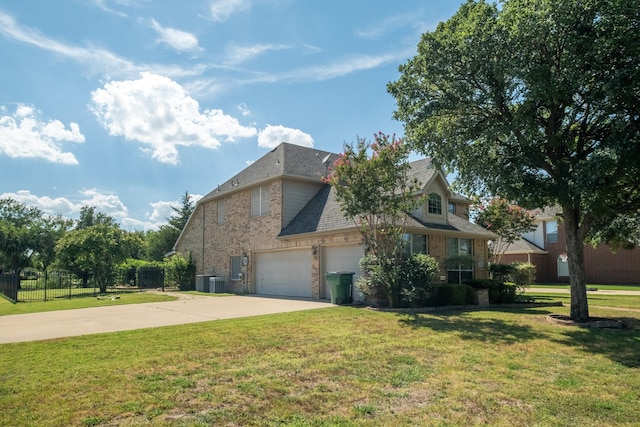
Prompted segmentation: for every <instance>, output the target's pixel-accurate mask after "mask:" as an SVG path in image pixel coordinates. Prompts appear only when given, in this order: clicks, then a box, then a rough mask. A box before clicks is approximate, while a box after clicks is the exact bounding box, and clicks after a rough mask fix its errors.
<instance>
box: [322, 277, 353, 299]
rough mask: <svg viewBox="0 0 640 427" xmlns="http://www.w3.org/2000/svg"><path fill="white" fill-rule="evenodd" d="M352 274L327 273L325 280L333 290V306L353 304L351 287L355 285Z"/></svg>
mask: <svg viewBox="0 0 640 427" xmlns="http://www.w3.org/2000/svg"><path fill="white" fill-rule="evenodd" d="M354 274H355V273H350V272H343V271H341V272H327V274H326V275H325V279H326V280H327V283H328V284H329V289H330V290H331V304H338V305H341V304H350V303H351V302H353V299H352V297H351V285H352V284H353V275H354Z"/></svg>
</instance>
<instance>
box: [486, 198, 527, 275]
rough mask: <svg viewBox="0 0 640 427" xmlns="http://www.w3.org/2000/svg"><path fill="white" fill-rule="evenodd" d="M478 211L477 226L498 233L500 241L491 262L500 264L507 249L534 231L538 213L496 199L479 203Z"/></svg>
mask: <svg viewBox="0 0 640 427" xmlns="http://www.w3.org/2000/svg"><path fill="white" fill-rule="evenodd" d="M474 209H475V210H476V213H477V214H476V219H475V221H476V224H478V225H480V226H481V227H484V228H486V229H487V230H489V231H492V232H494V233H496V234H497V235H498V236H500V239H498V240H496V241H494V243H493V247H492V250H491V262H493V263H500V260H501V259H502V255H503V254H504V251H505V250H506V249H507V247H508V246H509V245H510V244H512V243H513V242H515V241H516V240H518V239H519V238H520V236H522V235H523V234H524V233H528V232H531V231H534V230H535V229H536V225H535V224H534V223H533V220H534V219H535V216H536V211H529V210H527V209H524V208H521V207H520V206H517V205H514V204H512V203H509V202H508V201H507V200H506V199H502V198H499V197H495V198H493V199H491V200H489V202H488V203H479V204H477V205H475V206H474Z"/></svg>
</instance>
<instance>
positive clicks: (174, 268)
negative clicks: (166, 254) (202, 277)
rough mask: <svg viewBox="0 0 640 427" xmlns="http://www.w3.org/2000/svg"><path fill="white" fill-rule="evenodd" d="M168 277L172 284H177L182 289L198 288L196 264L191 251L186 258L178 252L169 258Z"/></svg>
mask: <svg viewBox="0 0 640 427" xmlns="http://www.w3.org/2000/svg"><path fill="white" fill-rule="evenodd" d="M165 277H166V279H167V282H168V283H169V284H171V285H175V286H177V287H178V289H180V290H181V291H190V290H194V289H195V288H196V265H195V264H194V262H193V257H192V256H191V252H189V253H188V254H187V257H186V258H185V257H184V256H183V255H182V254H181V253H177V254H175V255H173V256H172V257H171V258H169V259H168V261H167V263H166V276H165Z"/></svg>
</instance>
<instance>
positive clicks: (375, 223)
mask: <svg viewBox="0 0 640 427" xmlns="http://www.w3.org/2000/svg"><path fill="white" fill-rule="evenodd" d="M409 153H410V149H409V147H408V146H407V145H406V144H404V143H403V142H402V140H400V139H396V138H395V135H394V136H389V135H385V134H383V133H381V132H380V133H377V134H375V135H374V141H373V143H369V142H368V141H367V140H366V139H363V138H358V142H357V143H356V144H345V145H344V152H343V153H342V154H341V155H340V158H338V160H336V161H335V163H334V165H333V166H332V167H331V168H330V169H329V174H328V176H327V177H325V179H324V181H325V182H326V183H328V184H330V185H331V186H332V187H333V188H334V190H335V193H336V199H337V200H338V202H339V203H340V208H341V210H342V213H343V214H344V215H345V217H347V218H349V219H350V220H353V221H354V223H355V225H356V226H357V227H358V229H359V230H360V234H361V235H362V238H363V241H364V246H365V249H366V252H367V254H370V255H373V256H374V257H375V260H376V262H377V263H378V265H379V267H380V269H381V272H382V276H383V278H384V282H385V283H384V284H383V285H384V290H385V293H386V295H385V296H386V297H387V299H388V300H389V303H390V304H391V305H392V306H394V307H395V306H397V304H398V302H399V300H400V279H401V278H400V274H399V270H398V269H399V267H400V266H401V264H402V258H403V256H404V247H403V242H404V241H403V236H404V233H405V232H406V218H407V213H408V212H412V211H413V210H414V208H415V207H416V206H418V204H419V203H420V201H421V199H420V198H419V197H418V196H416V192H417V191H418V190H419V189H420V188H419V183H418V182H417V181H416V180H415V179H411V177H410V174H409V171H410V169H411V165H410V164H409V162H408V156H409Z"/></svg>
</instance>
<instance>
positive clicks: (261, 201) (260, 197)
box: [251, 185, 271, 216]
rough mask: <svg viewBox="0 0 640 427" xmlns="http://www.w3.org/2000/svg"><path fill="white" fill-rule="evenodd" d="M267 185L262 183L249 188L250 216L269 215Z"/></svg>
mask: <svg viewBox="0 0 640 427" xmlns="http://www.w3.org/2000/svg"><path fill="white" fill-rule="evenodd" d="M269 197H270V196H269V186H268V185H263V186H260V187H256V188H252V189H251V216H262V215H269V213H271V209H270V206H269Z"/></svg>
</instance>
